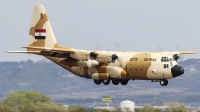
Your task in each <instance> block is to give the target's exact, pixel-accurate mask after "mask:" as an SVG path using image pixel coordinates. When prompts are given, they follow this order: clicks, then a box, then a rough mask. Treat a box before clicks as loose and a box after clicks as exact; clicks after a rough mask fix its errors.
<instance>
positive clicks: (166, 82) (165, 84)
mask: <svg viewBox="0 0 200 112" xmlns="http://www.w3.org/2000/svg"><path fill="white" fill-rule="evenodd" d="M160 85H161V86H167V85H168V80H166V79H162V80H160Z"/></svg>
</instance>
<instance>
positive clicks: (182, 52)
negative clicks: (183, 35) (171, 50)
mask: <svg viewBox="0 0 200 112" xmlns="http://www.w3.org/2000/svg"><path fill="white" fill-rule="evenodd" d="M179 53H180V54H197V52H196V51H180V52H179ZM177 54H178V53H177Z"/></svg>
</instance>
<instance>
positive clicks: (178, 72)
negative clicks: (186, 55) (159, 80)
mask: <svg viewBox="0 0 200 112" xmlns="http://www.w3.org/2000/svg"><path fill="white" fill-rule="evenodd" d="M171 72H172V76H173V77H178V76H179V75H182V74H183V73H184V69H183V67H181V66H178V65H175V66H173V67H172V68H171Z"/></svg>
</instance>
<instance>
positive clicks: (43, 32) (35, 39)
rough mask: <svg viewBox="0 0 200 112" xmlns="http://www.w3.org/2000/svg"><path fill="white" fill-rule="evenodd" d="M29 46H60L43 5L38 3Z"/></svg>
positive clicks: (32, 22)
mask: <svg viewBox="0 0 200 112" xmlns="http://www.w3.org/2000/svg"><path fill="white" fill-rule="evenodd" d="M28 46H33V47H48V48H56V47H60V46H59V45H58V44H57V42H56V39H55V36H54V33H53V30H52V28H51V25H50V22H49V20H48V17H47V14H46V11H45V9H44V7H43V5H36V6H35V7H34V9H33V14H32V20H31V27H30V32H29V40H28ZM27 50H31V49H27Z"/></svg>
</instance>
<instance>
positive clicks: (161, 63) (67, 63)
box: [7, 5, 197, 86]
mask: <svg viewBox="0 0 200 112" xmlns="http://www.w3.org/2000/svg"><path fill="white" fill-rule="evenodd" d="M23 48H26V49H27V50H26V51H7V52H8V53H30V54H37V55H42V56H44V57H46V58H48V59H49V60H51V61H53V62H54V63H56V64H58V65H59V66H61V67H63V68H65V69H66V70H68V71H70V72H71V73H73V74H75V75H77V76H80V77H83V78H88V79H93V80H94V83H95V84H97V85H99V84H101V83H103V84H104V85H108V84H109V83H110V81H112V83H113V84H114V85H118V84H119V83H121V84H122V85H126V84H127V83H128V81H129V80H151V81H152V82H160V84H161V85H162V86H166V85H167V84H168V80H167V79H171V78H175V77H178V76H180V75H182V74H183V73H184V69H183V68H182V67H181V66H179V65H178V63H177V60H178V59H179V56H178V55H179V54H196V53H197V52H195V51H183V52H179V51H175V52H117V51H90V50H79V49H73V48H70V47H64V46H60V45H59V44H58V43H57V41H56V39H55V36H54V33H53V31H52V28H51V25H50V23H49V19H48V16H47V14H46V12H45V9H44V7H43V6H42V5H36V6H35V7H34V10H33V14H32V21H31V27H30V32H29V40H28V46H25V47H23Z"/></svg>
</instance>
